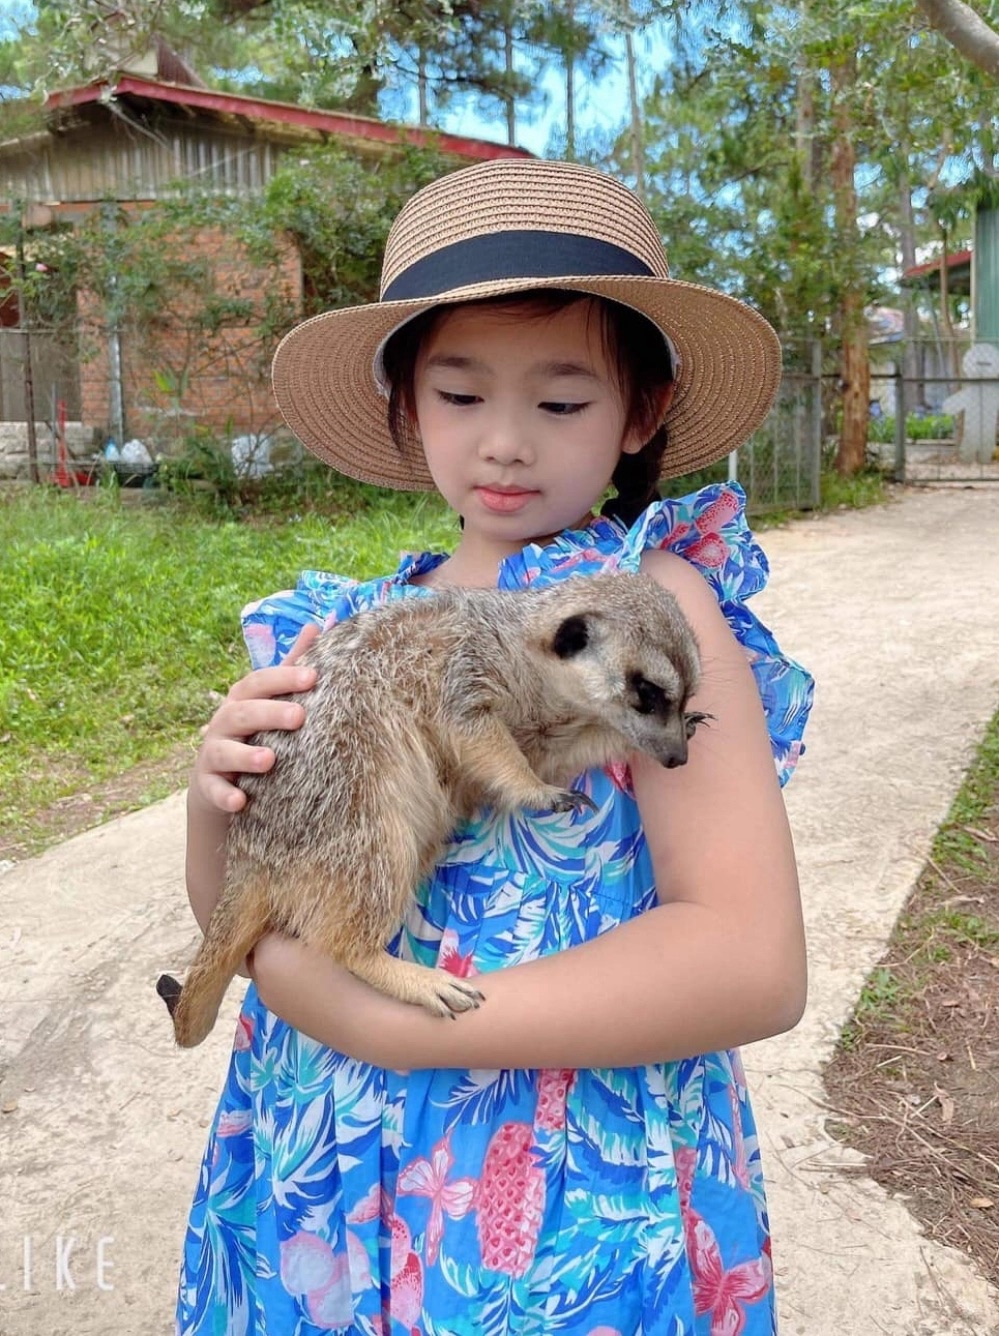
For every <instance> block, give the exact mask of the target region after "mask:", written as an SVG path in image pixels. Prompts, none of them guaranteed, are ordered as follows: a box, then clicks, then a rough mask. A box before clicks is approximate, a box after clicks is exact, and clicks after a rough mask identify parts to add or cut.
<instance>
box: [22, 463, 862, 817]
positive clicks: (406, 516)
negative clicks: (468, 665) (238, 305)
mask: <svg viewBox="0 0 999 1336" xmlns="http://www.w3.org/2000/svg"><path fill="white" fill-rule="evenodd" d="M209 462H210V461H209ZM202 463H204V461H202ZM718 467H722V466H716V470H715V471H717V468H718ZM712 476H713V475H712ZM707 480H708V475H707V474H705V475H704V476H700V475H697V476H688V477H686V478H684V479H681V480H675V485H672V486H673V490H674V492H676V491H683V492H687V491H690V490H693V488H694V487H696V486H697V485H699V484H700V483H702V482H705V481H707ZM223 481H226V480H223ZM231 481H232V480H231V479H229V480H228V483H231ZM174 483H175V485H177V486H178V487H179V488H180V490H181V493H182V494H179V495H174V494H171V493H170V492H168V491H167V490H166V489H158V490H155V491H151V492H143V493H141V495H140V494H136V493H134V492H123V491H120V490H119V489H118V488H117V487H116V486H107V487H101V488H95V489H87V490H85V491H84V492H81V493H80V494H79V495H74V494H72V493H69V494H67V493H64V492H59V491H56V490H53V489H51V488H44V487H36V488H30V487H9V488H6V489H0V553H2V570H3V580H2V582H0V627H2V635H0V832H2V833H3V834H4V835H6V836H8V837H9V836H10V835H12V834H17V833H18V832H19V831H25V830H26V826H25V822H26V821H28V822H29V824H30V821H29V818H30V815H31V813H33V812H40V811H41V810H42V809H44V808H45V807H46V806H48V805H49V804H51V803H52V802H54V801H56V800H57V799H60V798H63V797H67V796H69V795H72V794H79V793H82V792H84V791H86V790H88V788H90V787H91V786H93V785H99V784H100V783H101V782H102V781H104V780H107V779H109V778H111V777H113V776H116V775H118V774H121V773H122V772H124V771H126V770H127V769H129V768H130V767H131V766H134V765H136V764H139V763H140V762H155V761H156V760H157V759H159V758H165V757H167V755H168V754H169V753H170V752H171V751H172V750H173V749H175V748H176V747H177V745H178V744H182V743H184V742H191V743H192V744H194V743H195V742H196V740H197V729H198V728H199V727H200V726H201V725H202V724H204V723H205V722H206V721H207V720H208V718H209V717H210V715H211V713H212V711H213V709H214V708H215V702H214V698H213V696H212V694H211V693H213V692H225V691H226V690H228V688H229V687H230V686H231V685H232V683H233V682H234V681H235V680H236V678H237V677H239V676H241V675H242V673H243V672H244V671H246V668H247V659H246V652H245V650H244V648H243V645H242V640H241V637H240V632H239V610H240V608H241V607H242V606H243V605H244V604H245V603H247V602H248V601H249V600H250V599H252V598H256V597H260V596H261V595H263V594H267V593H270V592H272V591H274V590H276V589H281V588H287V587H288V586H290V585H292V584H293V583H294V581H295V579H296V578H297V576H298V573H299V572H300V571H301V570H303V569H306V568H309V567H321V568H325V569H327V570H333V571H337V572H341V573H344V574H349V575H354V576H356V577H358V578H365V577H371V576H374V575H378V574H381V573H383V572H385V571H387V570H391V569H392V568H393V567H394V566H395V564H396V562H397V560H398V554H399V552H400V551H402V550H404V549H406V548H410V547H413V548H435V547H442V548H447V547H451V546H453V544H454V541H455V537H456V533H457V530H456V527H455V521H454V519H453V517H451V516H450V515H449V513H448V511H447V509H446V507H445V506H444V503H443V502H442V501H441V500H440V499H439V498H437V497H436V496H434V495H429V494H422V495H412V494H407V493H394V492H387V491H383V490H381V489H378V488H374V487H368V486H365V485H363V484H360V483H353V482H351V481H349V480H348V479H341V478H336V477H335V476H334V475H332V474H331V473H330V471H329V469H327V468H325V467H324V466H321V465H319V464H318V463H315V464H311V463H309V462H306V463H305V464H304V465H302V466H301V467H299V468H297V469H295V470H289V471H287V472H284V473H281V474H278V475H274V476H273V477H271V478H269V479H266V480H263V481H262V482H260V483H257V484H249V485H246V484H244V485H241V486H240V487H238V488H235V489H233V488H232V487H230V486H228V483H227V485H226V486H225V487H222V486H216V485H210V480H207V479H204V478H203V479H202V480H201V481H200V482H199V481H198V480H197V479H188V478H187V477H186V476H185V477H184V478H180V479H175V480H174ZM832 485H833V486H835V484H832ZM872 485H873V482H871V483H868V482H865V483H863V484H858V485H857V487H856V488H854V489H853V491H852V493H851V495H850V496H849V497H847V499H845V500H844V501H843V502H842V503H843V504H861V503H863V502H862V499H861V497H862V491H863V495H866V493H867V492H869V491H870V488H871V486H872ZM835 495H836V497H837V498H838V497H839V496H840V495H844V496H846V494H845V493H842V492H837V493H835ZM871 499H879V498H878V497H877V496H875V497H872V498H871ZM839 503H840V502H839V501H838V500H836V501H835V502H830V503H829V504H839ZM785 518H787V517H785ZM768 520H769V521H770V522H772V517H768ZM754 522H758V521H754ZM761 527H762V526H761ZM149 793H150V800H152V798H153V797H157V796H162V793H161V787H157V786H156V784H155V783H153V784H151V786H150V788H149ZM28 833H29V834H30V835H31V839H32V841H35V840H36V839H37V838H38V836H37V832H35V831H30V832H28Z"/></svg>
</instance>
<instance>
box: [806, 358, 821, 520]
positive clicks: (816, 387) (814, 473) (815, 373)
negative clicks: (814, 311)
mask: <svg viewBox="0 0 999 1336" xmlns="http://www.w3.org/2000/svg"><path fill="white" fill-rule="evenodd" d="M809 464H810V467H809V470H808V482H809V490H810V492H811V494H812V506H813V507H818V505H819V503H820V502H821V500H822V340H821V339H813V340H812V449H811V460H810V461H809Z"/></svg>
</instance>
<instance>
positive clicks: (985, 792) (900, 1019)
mask: <svg viewBox="0 0 999 1336" xmlns="http://www.w3.org/2000/svg"><path fill="white" fill-rule="evenodd" d="M997 794H999V712H997V713H996V714H995V715H994V716H993V717H992V719H991V720H990V722H989V724H988V727H987V728H986V731H985V736H984V737H983V739H982V742H981V744H980V746H979V748H978V751H977V753H976V755H975V759H974V761H973V763H972V765H971V768H970V769H969V770H968V773H967V774H966V775H965V777H964V781H963V783H962V784H961V788H960V789H959V790H958V793H957V795H956V796H955V798H954V801H953V803H952V804H951V809H950V811H949V813H948V814H947V819H946V821H945V822H944V823H943V825H942V826H941V827H940V829H939V830H938V831H937V834H936V837H935V839H934V842H933V849H932V854H931V858H932V862H933V864H934V865H935V867H931V868H930V869H929V871H928V872H927V876H932V877H933V878H934V882H933V885H934V886H935V887H936V890H935V892H934V897H937V896H940V897H943V901H944V902H943V903H941V904H934V903H933V902H932V900H930V901H929V902H928V903H927V904H925V906H924V907H923V908H922V910H921V911H920V912H919V913H918V914H916V913H913V912H912V911H911V909H910V910H907V911H906V913H905V914H903V916H902V917H901V918H900V919H899V922H898V924H897V925H896V928H895V931H894V933H893V936H892V944H891V946H890V947H889V956H894V957H895V958H896V959H902V960H904V966H905V968H904V971H903V970H901V969H900V968H899V967H898V966H896V965H894V964H893V963H891V961H889V963H887V964H880V965H878V966H876V967H875V969H874V970H873V971H872V972H871V974H870V975H869V976H868V979H867V982H866V983H865V984H864V987H863V988H862V990H861V993H860V997H859V999H858V1001H857V1005H856V1007H855V1008H854V1012H853V1016H852V1017H851V1019H850V1021H849V1023H848V1024H847V1025H846V1026H845V1028H844V1030H843V1032H842V1035H841V1037H840V1043H841V1045H842V1046H843V1047H844V1048H846V1049H851V1048H854V1047H856V1045H857V1044H858V1043H859V1042H860V1041H861V1040H862V1038H863V1035H864V1033H865V1031H866V1030H867V1029H868V1028H870V1027H876V1026H877V1025H879V1024H881V1023H884V1022H886V1021H891V1022H892V1024H893V1025H894V1027H895V1028H897V1029H898V1030H899V1031H900V1032H904V1030H905V1028H906V1022H905V1019H904V1016H905V1008H906V1007H908V1006H909V1005H910V1004H912V1003H914V1002H915V1001H916V1000H917V999H918V998H919V996H920V995H921V993H922V991H923V989H924V987H925V984H926V980H927V978H928V977H929V975H930V973H931V972H932V969H933V966H934V965H940V964H946V963H947V962H948V961H950V960H951V959H952V958H953V957H954V953H955V949H957V950H960V949H961V948H969V947H971V948H977V949H978V950H980V951H984V952H987V953H996V952H999V931H997V929H996V927H995V925H994V923H993V922H989V921H987V920H986V919H983V918H982V917H981V916H980V915H978V914H976V913H974V912H973V911H970V910H965V909H959V908H956V907H955V906H954V905H952V904H950V903H948V899H949V896H950V886H951V885H952V883H951V881H950V878H951V877H952V876H954V875H961V874H964V875H965V876H966V877H967V878H968V879H969V881H968V882H967V883H964V884H963V889H965V890H968V889H969V888H974V886H975V885H976V883H977V885H978V886H980V887H981V891H982V894H983V895H990V894H993V893H994V882H993V873H992V871H991V867H990V862H989V856H988V854H987V853H986V851H985V846H984V845H983V843H982V841H981V839H980V838H978V837H976V836H975V835H972V834H971V833H970V831H971V830H974V829H977V828H979V827H982V826H987V825H992V824H993V823H994V820H995V815H994V807H995V803H996V795H997ZM940 869H942V872H941V871H940ZM941 887H942V888H943V889H942V890H941V889H940V888H941Z"/></svg>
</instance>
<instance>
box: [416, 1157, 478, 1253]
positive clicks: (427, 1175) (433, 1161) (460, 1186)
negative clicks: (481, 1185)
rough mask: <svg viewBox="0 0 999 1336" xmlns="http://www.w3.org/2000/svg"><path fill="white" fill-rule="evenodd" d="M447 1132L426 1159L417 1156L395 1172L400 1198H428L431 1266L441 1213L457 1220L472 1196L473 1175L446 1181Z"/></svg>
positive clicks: (451, 1159)
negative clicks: (398, 1171) (397, 1177)
mask: <svg viewBox="0 0 999 1336" xmlns="http://www.w3.org/2000/svg"><path fill="white" fill-rule="evenodd" d="M450 1140H451V1134H450V1132H449V1133H448V1134H447V1136H445V1137H443V1138H442V1139H441V1140H440V1141H438V1142H437V1145H436V1146H434V1148H433V1150H432V1151H431V1152H430V1159H429V1160H427V1159H424V1158H422V1157H421V1158H420V1159H418V1160H413V1161H412V1162H411V1163H410V1164H407V1165H406V1166H405V1167H404V1168H403V1169H402V1170H401V1171H400V1173H399V1187H398V1192H399V1195H400V1197H405V1196H418V1197H429V1198H430V1201H431V1207H430V1221H429V1223H428V1224H427V1246H426V1258H427V1263H428V1264H429V1265H430V1266H433V1265H434V1263H435V1262H436V1261H437V1256H438V1253H439V1252H440V1247H441V1239H442V1238H443V1236H444V1212H445V1211H446V1212H447V1214H448V1215H449V1216H450V1217H451V1219H452V1220H460V1219H461V1217H462V1216H464V1215H467V1214H468V1212H469V1211H470V1210H471V1208H472V1201H473V1200H474V1197H475V1179H474V1178H456V1179H455V1180H454V1182H451V1183H449V1182H448V1177H447V1176H448V1171H449V1170H450V1168H451V1166H452V1164H454V1156H453V1155H452V1153H451V1145H450Z"/></svg>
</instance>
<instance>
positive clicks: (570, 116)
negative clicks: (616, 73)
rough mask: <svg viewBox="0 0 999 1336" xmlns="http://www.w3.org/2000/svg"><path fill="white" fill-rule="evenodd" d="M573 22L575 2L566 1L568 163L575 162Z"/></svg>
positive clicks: (566, 141)
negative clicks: (567, 37) (567, 33)
mask: <svg viewBox="0 0 999 1336" xmlns="http://www.w3.org/2000/svg"><path fill="white" fill-rule="evenodd" d="M575 20H576V5H575V0H568V4H567V5H566V22H567V25H568V29H569V46H568V47H567V49H566V53H565V156H566V158H567V159H568V160H569V162H575V161H576V88H575V83H576V48H575V26H574V25H575Z"/></svg>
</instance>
